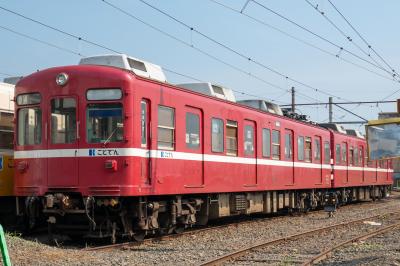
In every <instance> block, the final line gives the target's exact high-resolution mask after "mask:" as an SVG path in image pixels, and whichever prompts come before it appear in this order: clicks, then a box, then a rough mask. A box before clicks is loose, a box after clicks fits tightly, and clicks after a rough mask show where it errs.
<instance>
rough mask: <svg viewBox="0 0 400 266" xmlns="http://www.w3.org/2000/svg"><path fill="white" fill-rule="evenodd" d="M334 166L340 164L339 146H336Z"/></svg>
mask: <svg viewBox="0 0 400 266" xmlns="http://www.w3.org/2000/svg"><path fill="white" fill-rule="evenodd" d="M335 157H336V164H340V163H341V158H340V144H336V154H335Z"/></svg>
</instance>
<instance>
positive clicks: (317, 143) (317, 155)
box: [314, 136, 324, 184]
mask: <svg viewBox="0 0 400 266" xmlns="http://www.w3.org/2000/svg"><path fill="white" fill-rule="evenodd" d="M321 143H322V141H321V137H320V136H315V137H314V163H316V164H318V172H317V176H316V178H317V182H318V183H320V184H322V183H323V182H324V180H323V177H322V159H321V153H322V146H321Z"/></svg>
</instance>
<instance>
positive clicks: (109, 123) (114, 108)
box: [86, 103, 124, 143]
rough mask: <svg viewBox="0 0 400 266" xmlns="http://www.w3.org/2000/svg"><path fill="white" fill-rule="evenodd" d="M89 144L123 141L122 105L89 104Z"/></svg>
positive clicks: (87, 117) (87, 125)
mask: <svg viewBox="0 0 400 266" xmlns="http://www.w3.org/2000/svg"><path fill="white" fill-rule="evenodd" d="M86 119H87V120H86V127H87V133H86V137H87V142H88V143H108V142H122V141H123V134H124V129H123V121H122V104H120V103H99V104H89V105H88V106H87V108H86Z"/></svg>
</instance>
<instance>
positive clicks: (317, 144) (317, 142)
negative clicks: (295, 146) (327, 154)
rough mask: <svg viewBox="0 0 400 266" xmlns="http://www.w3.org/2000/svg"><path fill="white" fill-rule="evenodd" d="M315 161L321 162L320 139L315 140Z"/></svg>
mask: <svg viewBox="0 0 400 266" xmlns="http://www.w3.org/2000/svg"><path fill="white" fill-rule="evenodd" d="M314 161H315V162H321V140H320V137H315V139H314Z"/></svg>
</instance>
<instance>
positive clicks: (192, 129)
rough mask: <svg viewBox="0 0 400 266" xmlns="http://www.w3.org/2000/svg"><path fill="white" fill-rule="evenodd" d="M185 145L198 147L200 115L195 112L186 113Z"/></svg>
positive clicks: (191, 147) (190, 147) (192, 147)
mask: <svg viewBox="0 0 400 266" xmlns="http://www.w3.org/2000/svg"><path fill="white" fill-rule="evenodd" d="M186 147H188V148H189V149H198V148H199V147H200V117H199V115H197V114H193V113H186Z"/></svg>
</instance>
